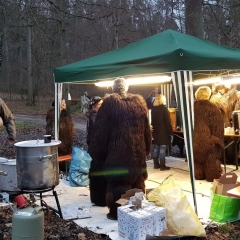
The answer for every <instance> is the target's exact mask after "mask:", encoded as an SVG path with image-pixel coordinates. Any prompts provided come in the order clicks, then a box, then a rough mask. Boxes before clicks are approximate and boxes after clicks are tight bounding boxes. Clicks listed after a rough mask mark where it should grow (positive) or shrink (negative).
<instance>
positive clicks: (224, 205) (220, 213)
mask: <svg viewBox="0 0 240 240" xmlns="http://www.w3.org/2000/svg"><path fill="white" fill-rule="evenodd" d="M211 191H212V190H211ZM209 218H210V219H212V220H214V221H215V222H219V223H223V222H233V221H237V220H239V219H240V199H239V198H232V197H228V196H224V195H219V194H213V197H212V204H211V208H210V216H209Z"/></svg>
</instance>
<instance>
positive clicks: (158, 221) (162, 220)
mask: <svg viewBox="0 0 240 240" xmlns="http://www.w3.org/2000/svg"><path fill="white" fill-rule="evenodd" d="M144 210H145V211H147V212H149V213H151V214H152V217H153V236H160V233H162V232H163V231H165V230H166V229H167V222H166V208H162V207H158V206H148V207H146V208H144Z"/></svg>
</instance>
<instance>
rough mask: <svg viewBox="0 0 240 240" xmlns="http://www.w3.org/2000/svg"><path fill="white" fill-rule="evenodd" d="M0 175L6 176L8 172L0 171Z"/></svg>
mask: <svg viewBox="0 0 240 240" xmlns="http://www.w3.org/2000/svg"><path fill="white" fill-rule="evenodd" d="M0 175H3V176H7V175H8V173H7V172H4V171H0Z"/></svg>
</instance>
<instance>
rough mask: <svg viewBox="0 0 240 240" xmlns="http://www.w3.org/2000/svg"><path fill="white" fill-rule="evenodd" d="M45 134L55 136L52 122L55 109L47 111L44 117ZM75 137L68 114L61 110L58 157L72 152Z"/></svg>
mask: <svg viewBox="0 0 240 240" xmlns="http://www.w3.org/2000/svg"><path fill="white" fill-rule="evenodd" d="M46 122H47V125H46V134H50V135H52V137H54V136H55V132H54V122H55V109H54V108H51V109H50V110H48V112H47V115H46ZM75 135H76V130H75V128H74V124H73V122H72V118H71V115H70V113H69V112H68V111H67V110H62V111H61V113H60V123H59V140H60V141H61V144H60V145H59V146H58V155H59V156H63V155H67V154H70V153H71V152H72V145H73V137H74V136H75Z"/></svg>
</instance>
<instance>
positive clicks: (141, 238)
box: [127, 210, 153, 240]
mask: <svg viewBox="0 0 240 240" xmlns="http://www.w3.org/2000/svg"><path fill="white" fill-rule="evenodd" d="M147 234H149V235H153V217H152V214H151V213H149V212H146V211H144V210H138V211H133V212H130V213H129V214H128V233H127V239H128V240H145V239H146V236H147Z"/></svg>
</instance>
